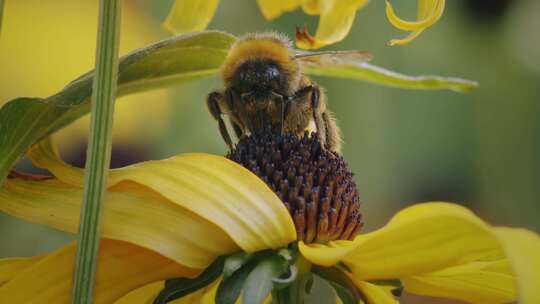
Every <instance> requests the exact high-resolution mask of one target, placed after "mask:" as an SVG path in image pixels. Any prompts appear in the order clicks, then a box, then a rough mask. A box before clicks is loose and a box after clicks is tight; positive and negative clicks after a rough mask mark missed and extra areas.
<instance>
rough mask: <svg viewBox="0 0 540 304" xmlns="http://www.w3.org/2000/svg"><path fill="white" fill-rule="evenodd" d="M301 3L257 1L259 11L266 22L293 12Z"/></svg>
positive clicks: (289, 0)
mask: <svg viewBox="0 0 540 304" xmlns="http://www.w3.org/2000/svg"><path fill="white" fill-rule="evenodd" d="M301 2H302V0H280V1H276V0H257V4H258V5H259V9H260V10H261V13H262V14H263V16H264V18H266V20H272V19H274V18H277V17H279V16H281V14H283V13H286V12H290V11H294V10H295V9H297V8H298V7H299V6H300V3H301Z"/></svg>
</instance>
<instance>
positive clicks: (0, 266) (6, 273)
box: [0, 257, 41, 286]
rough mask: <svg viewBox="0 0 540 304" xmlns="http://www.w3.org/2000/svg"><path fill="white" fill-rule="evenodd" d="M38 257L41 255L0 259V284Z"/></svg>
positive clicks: (33, 262)
mask: <svg viewBox="0 0 540 304" xmlns="http://www.w3.org/2000/svg"><path fill="white" fill-rule="evenodd" d="M40 259H41V257H33V258H6V259H0V286H2V285H3V284H4V283H6V282H8V281H9V280H11V279H12V278H14V277H15V276H16V275H18V274H19V273H21V272H22V271H24V270H25V269H27V268H28V267H30V266H32V265H34V264H35V263H37V262H39V260H40Z"/></svg>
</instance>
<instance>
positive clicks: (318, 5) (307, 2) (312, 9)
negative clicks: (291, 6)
mask: <svg viewBox="0 0 540 304" xmlns="http://www.w3.org/2000/svg"><path fill="white" fill-rule="evenodd" d="M333 5H334V1H328V0H304V1H303V2H302V10H303V11H304V13H306V14H308V15H312V16H315V15H320V14H322V13H323V12H328V11H329V10H330V9H332V6H333Z"/></svg>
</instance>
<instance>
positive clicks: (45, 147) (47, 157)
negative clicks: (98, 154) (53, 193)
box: [27, 137, 84, 188]
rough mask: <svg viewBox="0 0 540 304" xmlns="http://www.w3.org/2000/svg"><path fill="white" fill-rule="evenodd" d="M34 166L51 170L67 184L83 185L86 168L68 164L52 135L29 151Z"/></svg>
mask: <svg viewBox="0 0 540 304" xmlns="http://www.w3.org/2000/svg"><path fill="white" fill-rule="evenodd" d="M27 156H28V158H30V160H31V161H32V163H33V164H34V166H36V167H38V168H43V169H47V170H49V171H50V172H51V173H52V174H53V175H54V176H56V177H57V178H58V179H59V180H61V181H62V182H64V183H66V184H70V185H72V186H77V187H81V188H82V187H83V176H84V169H83V168H77V167H73V166H71V165H68V164H66V163H65V162H64V161H63V160H62V159H61V158H60V154H59V152H58V148H57V146H56V144H55V142H54V141H53V139H52V138H51V137H47V138H46V139H44V140H42V141H40V142H38V143H37V144H35V145H33V146H32V147H31V148H30V149H29V150H28V152H27Z"/></svg>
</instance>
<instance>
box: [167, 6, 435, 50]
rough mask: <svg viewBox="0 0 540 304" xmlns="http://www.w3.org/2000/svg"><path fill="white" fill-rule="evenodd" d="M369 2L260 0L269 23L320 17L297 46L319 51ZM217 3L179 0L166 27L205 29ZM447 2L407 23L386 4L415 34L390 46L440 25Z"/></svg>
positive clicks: (397, 22) (398, 23) (391, 16)
mask: <svg viewBox="0 0 540 304" xmlns="http://www.w3.org/2000/svg"><path fill="white" fill-rule="evenodd" d="M368 3H369V0H282V1H276V0H257V4H258V5H259V8H260V10H261V12H262V14H263V16H264V17H265V18H266V19H267V20H272V19H275V18H277V17H279V16H281V14H283V13H285V12H290V11H293V10H296V9H297V8H299V7H301V8H302V10H303V11H304V12H305V13H306V14H308V15H313V16H319V25H318V27H317V32H316V33H315V36H311V35H310V34H309V33H308V31H307V29H304V30H298V29H297V31H296V44H297V46H298V47H299V48H303V49H316V48H321V47H324V46H326V45H329V44H333V43H336V42H338V41H341V40H343V39H344V38H345V37H346V36H347V34H348V33H349V31H350V30H351V27H352V24H353V22H354V18H355V17H356V12H357V11H358V10H360V9H362V8H364V7H365V6H366V5H367V4H368ZM218 4H219V1H218V0H212V1H207V0H176V1H175V3H174V6H173V8H172V9H171V11H170V13H169V16H168V17H167V19H166V20H165V22H164V23H163V26H164V27H165V28H166V29H168V30H169V31H171V32H173V33H185V32H190V31H200V30H203V29H205V28H206V27H207V26H208V24H209V23H210V21H211V20H212V17H213V16H214V14H215V11H216V9H217V7H218ZM444 5H445V0H418V4H417V7H418V9H417V11H418V13H417V21H414V22H411V21H405V20H402V19H400V18H399V17H397V16H396V14H395V12H394V9H393V7H392V5H391V4H390V1H389V0H387V1H386V16H387V17H388V20H389V21H390V23H391V24H392V25H393V26H395V27H396V28H398V29H400V30H404V31H410V32H412V33H411V34H410V35H409V36H408V37H406V38H404V39H393V40H390V41H389V45H396V44H406V43H409V42H410V41H412V40H413V39H414V38H416V37H418V35H420V33H421V32H422V31H423V30H425V29H426V28H428V27H430V26H431V25H433V24H434V23H435V22H437V21H438V20H439V19H440V17H441V16H442V13H443V11H444Z"/></svg>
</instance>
